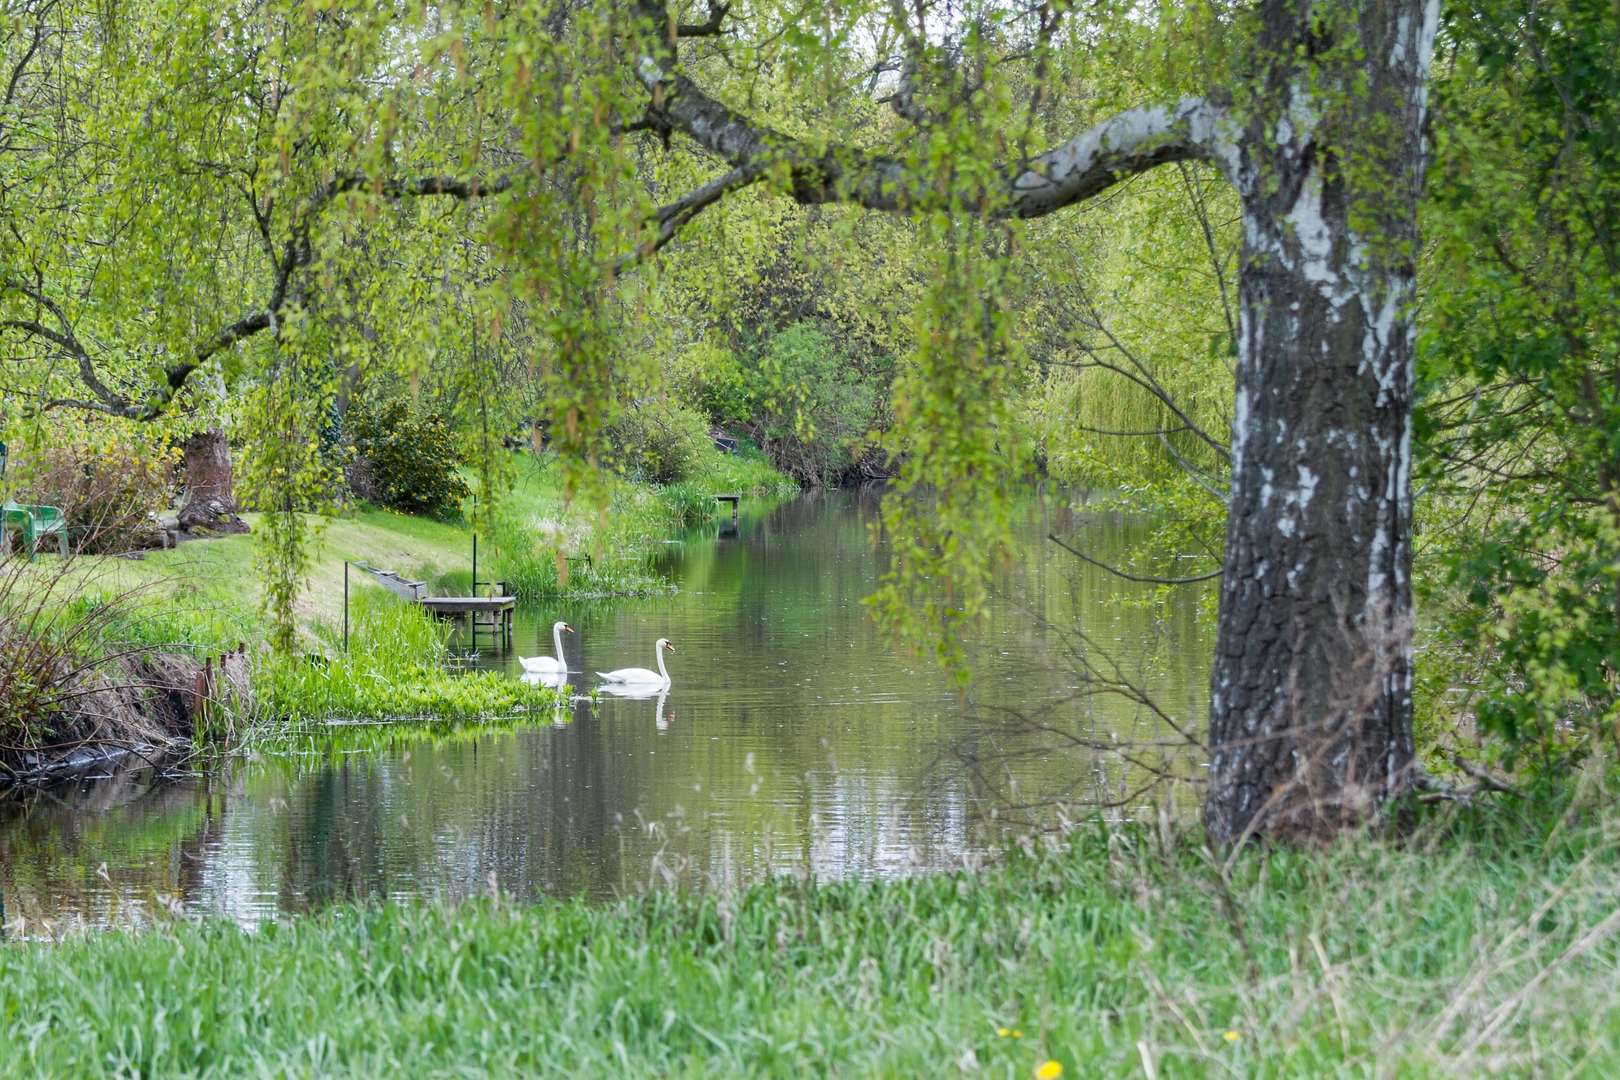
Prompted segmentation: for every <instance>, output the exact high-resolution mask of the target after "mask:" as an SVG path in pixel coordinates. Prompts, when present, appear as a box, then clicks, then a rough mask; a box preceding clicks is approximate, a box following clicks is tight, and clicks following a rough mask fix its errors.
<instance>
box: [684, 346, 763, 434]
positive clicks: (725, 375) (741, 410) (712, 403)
mask: <svg viewBox="0 0 1620 1080" xmlns="http://www.w3.org/2000/svg"><path fill="white" fill-rule="evenodd" d="M664 377H665V379H666V380H667V381H668V384H669V388H670V389H671V390H672V391H674V393H675V395H676V396H677V397H679V398H680V399H681V400H682V401H684V402H687V403H688V404H690V405H692V407H694V408H696V409H698V410H699V411H701V412H702V413H703V414H704V415H705V416H707V417H708V418H709V422H710V423H711V424H714V425H715V426H717V427H722V428H725V427H740V426H742V425H744V424H746V423H747V422H748V419H749V415H750V412H751V410H752V408H753V404H754V401H753V395H752V393H751V392H750V390H749V386H748V373H747V372H746V371H744V370H743V365H742V363H741V361H739V360H738V359H737V355H736V353H734V352H732V351H731V350H730V349H728V348H726V347H725V346H723V345H713V344H710V343H708V342H698V343H697V344H695V345H692V346H691V347H689V348H687V349H684V350H682V351H681V352H679V353H677V354H676V355H675V356H674V357H672V358H671V359H670V360H669V362H668V363H667V364H666V365H665V371H664Z"/></svg>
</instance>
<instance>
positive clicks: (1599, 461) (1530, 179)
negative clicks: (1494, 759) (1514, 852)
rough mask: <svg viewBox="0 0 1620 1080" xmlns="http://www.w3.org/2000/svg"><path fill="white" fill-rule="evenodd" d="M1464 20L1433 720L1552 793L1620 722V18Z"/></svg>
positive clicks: (1490, 16)
mask: <svg viewBox="0 0 1620 1080" xmlns="http://www.w3.org/2000/svg"><path fill="white" fill-rule="evenodd" d="M1447 17H1448V23H1449V25H1448V31H1447V32H1448V34H1449V35H1450V37H1451V39H1452V41H1453V42H1454V43H1455V48H1454V57H1453V60H1452V62H1451V63H1450V64H1449V65H1448V67H1447V69H1446V73H1445V74H1444V76H1443V77H1441V78H1438V79H1437V80H1436V85H1435V103H1436V113H1435V124H1434V132H1435V135H1434V161H1435V164H1434V167H1433V169H1432V171H1431V174H1430V177H1429V191H1430V195H1431V213H1432V214H1434V215H1435V217H1436V219H1437V224H1438V226H1439V227H1438V228H1435V229H1433V230H1432V232H1433V233H1434V235H1435V236H1436V237H1437V243H1436V245H1435V248H1434V251H1433V253H1432V254H1431V255H1430V260H1431V265H1432V270H1431V272H1430V278H1431V281H1430V284H1429V287H1428V289H1427V295H1426V298H1425V303H1426V306H1427V308H1428V319H1427V328H1426V330H1425V333H1424V335H1423V338H1422V341H1421V345H1420V349H1419V354H1418V375H1419V378H1420V385H1421V387H1422V389H1423V391H1424V393H1425V398H1424V400H1423V401H1422V402H1420V407H1419V408H1418V410H1417V415H1416V431H1415V440H1414V441H1415V442H1416V444H1417V450H1418V452H1417V455H1416V458H1417V461H1416V475H1417V479H1418V481H1419V482H1420V483H1421V485H1422V487H1421V489H1420V492H1421V493H1424V494H1426V497H1425V498H1422V499H1420V501H1419V504H1418V514H1419V524H1420V527H1421V529H1422V535H1423V537H1424V542H1423V543H1421V544H1420V545H1419V551H1420V553H1421V554H1422V556H1423V557H1422V558H1420V560H1419V564H1418V566H1419V570H1420V572H1421V573H1420V577H1419V581H1418V585H1419V587H1420V589H1423V590H1424V591H1425V592H1427V593H1428V594H1429V595H1428V596H1427V601H1428V603H1429V606H1430V608H1431V610H1432V611H1436V612H1437V613H1438V614H1439V615H1440V616H1441V617H1440V618H1438V619H1436V620H1435V621H1436V622H1437V623H1439V624H1440V626H1439V629H1438V631H1437V633H1436V634H1435V637H1436V641H1435V651H1436V653H1437V655H1439V656H1441V657H1444V658H1446V659H1445V660H1443V661H1442V662H1441V664H1440V665H1439V666H1440V667H1441V668H1442V669H1443V670H1440V671H1437V672H1436V675H1437V678H1436V679H1434V680H1432V681H1433V683H1434V685H1433V687H1432V691H1431V692H1429V693H1427V694H1425V695H1423V696H1421V697H1420V701H1423V700H1424V698H1428V699H1430V700H1431V701H1432V704H1431V705H1430V706H1429V709H1430V711H1431V712H1434V713H1436V714H1440V715H1442V716H1446V714H1450V716H1449V718H1450V719H1453V720H1460V721H1466V719H1467V716H1466V714H1465V710H1466V711H1471V712H1472V713H1473V717H1472V719H1473V720H1474V721H1475V723H1476V724H1477V728H1478V729H1479V730H1482V731H1484V732H1486V733H1489V734H1491V735H1494V736H1496V739H1497V742H1496V747H1497V748H1498V749H1500V750H1501V751H1502V756H1503V758H1504V761H1505V763H1506V764H1508V765H1510V766H1512V765H1516V764H1518V763H1519V762H1526V763H1529V764H1531V765H1532V766H1534V767H1536V768H1537V769H1538V770H1539V771H1540V772H1541V773H1542V774H1543V775H1544V776H1547V777H1554V778H1555V777H1556V776H1557V775H1559V774H1564V773H1567V772H1568V771H1569V770H1568V768H1567V766H1568V765H1569V764H1570V762H1571V759H1578V758H1580V757H1582V756H1584V755H1585V754H1586V753H1587V752H1589V751H1590V750H1591V749H1592V748H1593V747H1595V746H1596V745H1598V744H1599V743H1600V742H1603V741H1607V740H1609V739H1612V738H1613V737H1614V736H1613V734H1612V733H1613V732H1614V731H1615V725H1616V723H1617V722H1620V678H1617V677H1616V673H1617V672H1620V322H1617V320H1616V319H1615V317H1614V311H1615V297H1616V295H1617V294H1620V260H1617V258H1616V254H1615V253H1616V251H1620V105H1617V102H1620V68H1617V67H1616V64H1615V62H1614V61H1615V42H1616V41H1620V8H1616V7H1614V6H1613V5H1612V4H1610V3H1607V2H1603V3H1597V2H1594V0H1554V2H1552V3H1549V4H1543V5H1538V6H1536V7H1534V8H1525V7H1523V6H1522V5H1520V4H1518V3H1516V2H1514V0H1470V2H1469V3H1467V4H1459V5H1457V6H1456V7H1454V8H1448V9H1447ZM1458 654H1460V655H1461V656H1462V657H1466V658H1468V662H1467V663H1462V664H1459V663H1457V662H1455V661H1454V660H1452V659H1451V658H1452V657H1453V656H1455V655H1458ZM1459 701H1460V702H1462V704H1458V702H1459Z"/></svg>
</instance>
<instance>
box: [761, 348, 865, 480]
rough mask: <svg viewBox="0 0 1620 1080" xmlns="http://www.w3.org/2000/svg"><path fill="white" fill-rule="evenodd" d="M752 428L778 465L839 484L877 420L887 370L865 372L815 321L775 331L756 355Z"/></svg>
mask: <svg viewBox="0 0 1620 1080" xmlns="http://www.w3.org/2000/svg"><path fill="white" fill-rule="evenodd" d="M758 375H759V378H758V380H757V384H756V385H757V388H756V390H755V391H754V402H755V404H754V427H755V429H756V431H757V432H758V435H759V437H760V444H761V446H762V447H763V448H764V450H765V452H766V453H767V454H768V455H769V456H770V458H771V460H772V462H773V463H774V464H775V465H776V467H777V468H779V469H781V470H782V471H784V472H786V473H789V474H791V475H793V476H795V477H797V478H799V479H800V480H802V481H804V482H805V483H808V484H812V485H816V486H820V485H826V484H836V483H838V482H839V481H840V480H842V479H843V478H844V477H845V476H846V475H847V474H848V473H849V472H850V471H851V470H852V469H853V468H854V467H855V464H856V459H857V454H858V452H859V451H860V450H862V449H864V443H865V442H866V437H867V435H868V434H869V433H870V432H871V430H872V428H873V426H874V425H875V424H876V423H877V421H878V407H879V403H880V401H881V400H882V394H883V392H884V390H885V389H886V386H887V379H888V372H887V370H886V369H883V370H873V371H867V370H865V369H864V368H863V367H862V365H860V364H858V363H857V362H856V360H855V358H854V357H852V356H850V355H848V353H847V352H846V351H845V350H843V349H841V348H840V347H839V346H838V343H837V342H835V341H834V340H833V339H832V337H830V336H829V335H828V334H827V333H826V332H825V331H824V330H822V329H820V328H819V327H817V326H815V325H814V324H813V323H808V322H797V323H794V324H793V325H791V326H789V327H788V328H787V329H785V330H781V331H778V332H777V333H775V334H772V335H771V336H770V337H769V339H767V341H766V342H765V345H764V348H763V349H762V351H761V352H760V354H759V360H758Z"/></svg>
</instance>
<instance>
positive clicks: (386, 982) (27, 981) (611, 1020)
mask: <svg viewBox="0 0 1620 1080" xmlns="http://www.w3.org/2000/svg"><path fill="white" fill-rule="evenodd" d="M1555 821H1557V819H1556V817H1552V816H1549V817H1548V818H1547V819H1545V820H1535V821H1532V820H1493V819H1490V818H1480V817H1472V818H1471V817H1468V816H1462V817H1451V818H1446V819H1441V820H1439V821H1435V822H1431V823H1430V824H1429V825H1427V826H1425V827H1424V828H1423V829H1421V830H1420V831H1419V832H1418V834H1417V835H1416V836H1413V837H1408V838H1406V839H1405V840H1404V841H1388V842H1386V841H1378V840H1370V839H1362V840H1358V841H1347V842H1345V843H1343V844H1342V845H1340V846H1337V847H1334V848H1331V849H1305V850H1258V849H1256V850H1250V851H1247V852H1244V853H1243V854H1242V855H1241V856H1240V857H1239V858H1237V859H1236V860H1235V861H1234V864H1233V865H1232V866H1231V868H1230V871H1229V872H1225V871H1224V870H1223V867H1222V866H1221V865H1220V864H1219V863H1218V862H1216V861H1214V860H1213V859H1212V858H1211V857H1210V856H1209V855H1208V854H1207V853H1206V852H1205V851H1204V849H1203V847H1202V844H1201V843H1200V842H1199V841H1198V839H1197V838H1196V837H1193V836H1185V835H1179V836H1178V835H1174V834H1171V833H1170V832H1169V831H1168V830H1164V831H1161V830H1158V829H1154V828H1151V827H1149V828H1127V829H1110V828H1104V827H1101V826H1095V827H1090V826H1088V827H1084V828H1082V829H1081V830H1079V831H1078V832H1076V833H1075V834H1074V835H1073V836H1071V837H1070V838H1069V839H1068V841H1067V842H1066V843H1063V844H1058V845H1055V846H1057V847H1059V850H1058V851H1056V852H1055V853H1052V854H1036V855H1032V856H1025V855H1021V854H1018V853H1017V852H1016V850H1014V851H1013V852H1012V854H1011V856H1010V857H1009V858H1008V859H1006V860H1005V861H1003V862H1002V863H1000V864H999V865H997V866H994V867H993V868H991V869H987V870H981V871H979V872H977V873H968V872H964V873H960V874H957V875H954V876H941V877H925V878H920V879H916V880H911V881H905V882H899V883H867V884H863V883H846V884H834V885H816V884H813V883H807V882H805V881H803V880H801V879H796V878H779V879H776V880H774V881H771V882H769V883H766V884H763V885H760V886H758V887H755V888H752V889H749V890H747V891H744V892H742V893H740V894H735V895H727V894H723V893H721V894H716V893H708V894H704V895H681V894H676V893H670V892H652V893H650V894H648V895H645V896H642V897H638V898H631V899H626V900H624V901H623V902H620V903H616V904H612V905H609V906H605V907H593V906H590V905H587V904H584V903H580V902H573V903H540V904H537V905H517V904H513V903H512V902H511V901H510V899H489V898H486V899H484V900H480V901H477V902H471V903H467V904H464V905H461V906H459V907H449V906H440V905H434V906H390V907H382V908H367V907H349V906H339V907H334V908H331V909H328V910H326V911H325V912H323V913H321V914H319V915H316V916H314V917H308V918H299V919H293V920H288V921H285V922H280V923H274V924H270V925H267V926H265V927H263V928H262V929H260V930H259V931H257V932H244V931H242V930H239V929H237V928H236V927H234V926H232V925H230V924H226V923H223V922H218V921H209V922H205V923H203V924H201V925H193V924H189V923H183V922H180V923H174V924H172V925H166V926H163V927H160V928H159V929H157V930H156V931H153V932H146V933H131V932H113V933H107V934H104V935H100V936H93V937H87V938H78V939H70V940H68V941H66V942H65V943H60V944H54V945H44V944H37V943H28V944H13V945H9V946H4V947H0V1017H4V1018H5V1022H4V1024H3V1025H0V1076H113V1075H116V1076H157V1075H186V1076H218V1075H235V1074H240V1073H247V1072H251V1073H253V1074H255V1075H260V1076H376V1075H389V1076H451V1075H454V1076H530V1075H542V1074H543V1075H578V1076H616V1077H632V1076H633V1077H640V1076H683V1077H718V1076H739V1077H740V1076H748V1077H765V1076H826V1075H838V1076H850V1077H856V1076H860V1077H901V1076H904V1077H913V1076H935V1077H946V1076H986V1077H996V1078H1007V1080H1023V1078H1027V1077H1031V1076H1033V1075H1035V1070H1036V1068H1037V1067H1038V1066H1039V1065H1040V1064H1043V1063H1044V1062H1046V1061H1056V1062H1057V1063H1058V1064H1060V1065H1061V1066H1062V1069H1063V1072H1062V1075H1063V1076H1064V1077H1066V1078H1075V1077H1086V1078H1089V1077H1097V1078H1103V1077H1107V1078H1123V1077H1142V1076H1149V1077H1158V1078H1163V1080H1170V1078H1183V1077H1313V1078H1314V1077H1332V1076H1343V1077H1350V1076H1355V1077H1362V1076H1366V1077H1373V1076H1389V1077H1396V1076H1401V1077H1431V1076H1432V1077H1441V1076H1467V1075H1481V1074H1485V1073H1490V1074H1500V1075H1512V1076H1529V1075H1535V1076H1573V1075H1581V1076H1588V1077H1602V1076H1613V1075H1617V1074H1620V979H1617V978H1616V971H1615V967H1616V960H1617V954H1616V948H1615V939H1614V937H1613V933H1614V931H1615V930H1616V928H1617V926H1620V905H1617V901H1620V866H1617V855H1616V852H1617V850H1620V849H1617V847H1616V844H1615V841H1616V840H1617V839H1620V822H1617V820H1616V819H1615V818H1614V816H1613V815H1609V816H1605V817H1602V818H1599V819H1597V820H1591V819H1590V818H1589V819H1588V820H1587V821H1586V823H1585V824H1579V825H1574V826H1565V825H1553V828H1552V832H1553V833H1554V834H1555V835H1553V836H1551V838H1549V835H1548V826H1549V825H1550V824H1553V822H1555ZM1041 846H1042V845H1040V844H1039V843H1037V844H1035V845H1033V847H1034V850H1035V851H1037V852H1039V851H1040V850H1041Z"/></svg>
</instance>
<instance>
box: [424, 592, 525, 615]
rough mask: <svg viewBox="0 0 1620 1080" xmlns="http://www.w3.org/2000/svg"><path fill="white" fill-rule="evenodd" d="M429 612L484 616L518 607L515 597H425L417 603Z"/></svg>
mask: <svg viewBox="0 0 1620 1080" xmlns="http://www.w3.org/2000/svg"><path fill="white" fill-rule="evenodd" d="M417 603H418V604H421V605H422V606H423V607H425V608H427V609H428V610H429V611H432V612H436V613H438V614H440V615H466V614H469V613H472V612H477V613H479V614H483V613H485V612H490V611H506V610H508V609H510V608H513V607H516V606H517V597H515V596H424V597H422V598H421V599H420V600H418V601H417Z"/></svg>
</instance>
